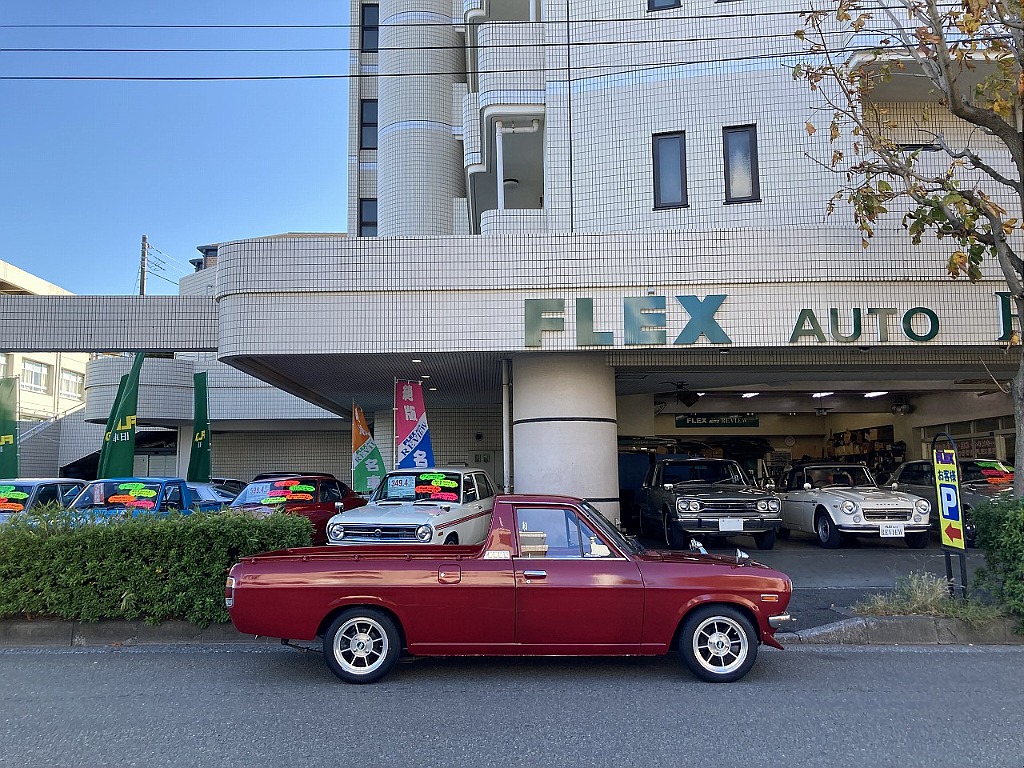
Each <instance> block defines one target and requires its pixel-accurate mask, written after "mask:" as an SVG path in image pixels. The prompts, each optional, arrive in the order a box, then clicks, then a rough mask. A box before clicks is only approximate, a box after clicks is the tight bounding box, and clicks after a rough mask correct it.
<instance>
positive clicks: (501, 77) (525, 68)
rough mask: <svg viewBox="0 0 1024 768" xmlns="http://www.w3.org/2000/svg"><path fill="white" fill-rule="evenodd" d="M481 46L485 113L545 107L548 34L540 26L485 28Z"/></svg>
mask: <svg viewBox="0 0 1024 768" xmlns="http://www.w3.org/2000/svg"><path fill="white" fill-rule="evenodd" d="M477 44H478V46H479V51H478V61H479V67H480V71H479V81H480V107H481V109H486V108H487V107H493V106H497V105H510V106H511V105H519V104H543V103H544V33H543V27H542V26H541V25H540V24H500V23H491V24H484V25H482V26H481V27H480V30H479V33H478V36H477ZM509 70H514V71H509Z"/></svg>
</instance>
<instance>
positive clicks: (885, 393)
mask: <svg viewBox="0 0 1024 768" xmlns="http://www.w3.org/2000/svg"><path fill="white" fill-rule="evenodd" d="M888 394H889V393H888V392H865V393H864V397H881V396H882V395H888Z"/></svg>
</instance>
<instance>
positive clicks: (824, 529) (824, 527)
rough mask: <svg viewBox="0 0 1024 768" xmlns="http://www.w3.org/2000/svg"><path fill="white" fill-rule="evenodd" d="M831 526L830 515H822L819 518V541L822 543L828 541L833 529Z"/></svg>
mask: <svg viewBox="0 0 1024 768" xmlns="http://www.w3.org/2000/svg"><path fill="white" fill-rule="evenodd" d="M830 526H831V523H830V522H829V519H828V517H826V516H825V515H822V516H821V517H819V518H818V541H820V542H822V543H824V542H826V541H828V539H829V536H830V535H831V533H832V529H831V527H830Z"/></svg>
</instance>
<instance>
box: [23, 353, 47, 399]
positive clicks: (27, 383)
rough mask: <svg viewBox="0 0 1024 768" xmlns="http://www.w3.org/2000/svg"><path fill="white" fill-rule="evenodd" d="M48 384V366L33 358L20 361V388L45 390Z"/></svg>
mask: <svg viewBox="0 0 1024 768" xmlns="http://www.w3.org/2000/svg"><path fill="white" fill-rule="evenodd" d="M49 386H50V366H48V365H45V364H44V363H37V362H36V361H35V360H22V362H21V388H22V389H25V390H28V391H29V392H46V391H47V388H48V387H49Z"/></svg>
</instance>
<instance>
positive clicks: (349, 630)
mask: <svg viewBox="0 0 1024 768" xmlns="http://www.w3.org/2000/svg"><path fill="white" fill-rule="evenodd" d="M388 648H389V643H388V635H387V632H385V631H384V627H382V626H381V625H380V624H379V623H377V622H376V621H374V620H373V619H368V618H365V617H362V618H356V619H349V620H348V621H346V622H345V623H344V624H342V625H341V628H340V629H339V630H338V631H337V632H336V633H335V634H334V643H333V650H334V658H335V659H337V661H338V664H339V666H341V668H342V669H344V670H345V671H346V672H349V673H351V674H353V675H368V674H369V673H371V672H373V671H374V670H376V669H377V668H378V667H380V665H381V664H383V663H384V659H385V658H386V657H387V655H388Z"/></svg>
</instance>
